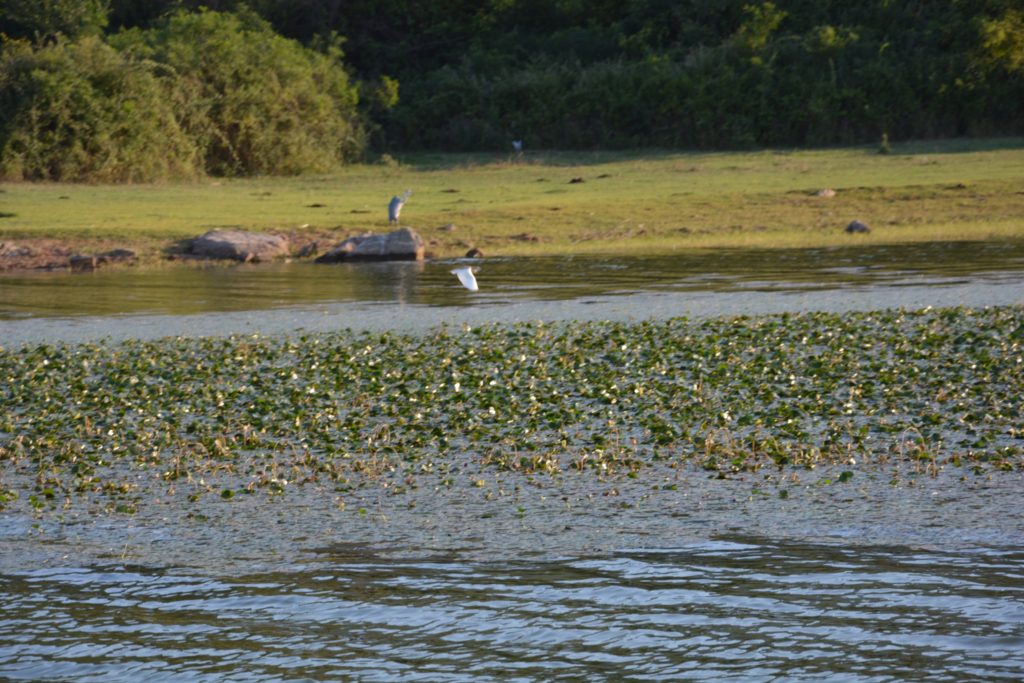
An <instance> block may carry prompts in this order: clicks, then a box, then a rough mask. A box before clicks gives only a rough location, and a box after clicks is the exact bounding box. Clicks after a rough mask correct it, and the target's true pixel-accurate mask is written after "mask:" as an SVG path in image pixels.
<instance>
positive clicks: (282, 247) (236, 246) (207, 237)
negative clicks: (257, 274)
mask: <svg viewBox="0 0 1024 683" xmlns="http://www.w3.org/2000/svg"><path fill="white" fill-rule="evenodd" d="M288 249H289V245H288V240H286V239H285V238H284V237H281V236H279V235H267V234H263V233H258V232H246V231H245V230H211V231H210V232H208V233H206V234H204V235H200V236H199V237H196V238H195V239H194V240H192V246H191V247H190V249H189V251H190V252H191V253H192V255H194V256H199V257H202V258H211V259H230V260H234V261H244V262H250V261H271V260H273V259H275V258H280V257H283V256H287V255H288Z"/></svg>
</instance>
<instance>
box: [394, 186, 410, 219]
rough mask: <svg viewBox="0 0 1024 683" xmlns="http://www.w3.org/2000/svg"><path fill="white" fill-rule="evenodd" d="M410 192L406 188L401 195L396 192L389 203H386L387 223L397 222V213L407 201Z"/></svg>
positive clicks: (400, 211)
mask: <svg viewBox="0 0 1024 683" xmlns="http://www.w3.org/2000/svg"><path fill="white" fill-rule="evenodd" d="M411 194H412V190H406V191H405V192H403V193H402V195H401V196H398V195H397V194H396V195H395V196H394V197H392V198H391V203H390V204H388V223H397V222H398V215H399V214H400V213H402V207H403V206H405V203H406V202H407V201H409V195H411Z"/></svg>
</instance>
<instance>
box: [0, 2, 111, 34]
mask: <svg viewBox="0 0 1024 683" xmlns="http://www.w3.org/2000/svg"><path fill="white" fill-rule="evenodd" d="M109 4H110V3H109V1H108V0H4V2H3V4H2V5H0V33H5V34H7V35H9V36H13V37H15V38H35V37H48V36H49V37H52V36H57V35H63V36H67V37H69V38H77V37H80V36H85V35H97V34H99V33H100V32H101V31H102V30H103V27H105V26H106V25H107V8H108V5H109Z"/></svg>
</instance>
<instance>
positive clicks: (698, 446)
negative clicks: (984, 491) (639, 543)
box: [0, 306, 1024, 518]
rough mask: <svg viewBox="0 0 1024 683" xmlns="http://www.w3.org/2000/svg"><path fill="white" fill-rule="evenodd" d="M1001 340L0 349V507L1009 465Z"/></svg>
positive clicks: (962, 472)
mask: <svg viewBox="0 0 1024 683" xmlns="http://www.w3.org/2000/svg"><path fill="white" fill-rule="evenodd" d="M1022 345H1024V308H1021V307H1019V306H1011V307H998V308H985V309H977V310H972V309H965V308H951V309H941V310H935V309H926V310H922V311H895V310H893V311H882V312H869V313H851V314H843V315H835V314H826V313H808V314H800V315H776V316H766V317H753V318H748V317H741V318H730V319H713V320H699V321H698V320H687V319H672V320H665V321H656V322H642V323H629V324H626V323H610V322H605V323H601V322H597V323H590V322H588V323H559V324H542V323H534V324H516V325H501V324H495V325H490V326H485V327H478V328H472V329H470V328H459V329H454V328H448V329H446V328H441V329H437V330H435V331H433V332H430V333H428V334H420V335H409V336H405V335H400V334H393V333H386V334H369V333H360V334H357V333H351V332H346V331H341V332H337V333H328V334H317V335H307V336H300V335H296V336H282V337H263V336H257V335H254V336H244V337H242V336H238V337H227V338H202V339H185V338H177V339H165V340H159V341H151V342H138V341H136V342H123V343H121V342H119V343H109V344H108V343H90V344H80V345H41V346H25V347H21V348H5V349H2V350H0V403H2V405H3V410H2V413H0V509H6V510H8V511H18V512H21V513H25V514H28V515H34V516H36V517H37V518H38V517H43V518H47V517H49V518H57V517H62V516H64V515H72V514H89V515H114V516H117V515H136V514H139V513H141V512H143V511H145V510H146V509H147V506H151V505H156V504H159V505H161V506H166V505H168V504H172V505H174V506H175V507H177V508H179V509H180V508H186V509H187V508H189V507H190V506H211V505H216V506H230V505H238V504H240V503H241V502H242V501H256V500H267V499H271V500H275V501H288V500H289V498H290V497H293V496H299V497H301V499H303V500H307V501H308V500H309V499H310V498H311V497H312V498H313V499H315V500H320V501H322V504H323V505H325V506H327V505H329V506H331V507H332V508H333V509H335V510H345V509H346V507H347V509H348V511H349V512H352V513H356V514H359V513H362V514H365V513H366V506H365V502H364V501H365V500H366V499H367V497H368V496H372V497H373V499H374V500H376V501H378V503H381V501H383V503H381V504H386V505H392V506H402V505H408V506H413V505H415V504H416V501H417V500H422V499H423V498H424V496H430V495H442V494H443V495H451V493H452V492H460V495H465V496H472V497H474V500H478V501H479V502H480V504H481V505H482V506H483V507H482V508H481V509H482V510H484V511H485V512H484V513H483V514H486V506H487V504H488V501H494V504H495V505H497V504H498V503H500V501H501V500H502V499H503V497H505V496H507V495H511V492H514V491H518V490H521V489H523V488H529V487H531V486H535V487H541V488H545V489H548V490H553V491H558V490H559V489H560V488H564V487H569V488H571V489H572V491H573V495H577V496H588V495H590V496H592V495H602V496H608V495H609V492H610V491H614V492H618V491H619V489H620V488H621V490H623V491H625V490H627V488H629V487H632V488H630V489H629V490H648V491H651V490H659V489H677V488H678V487H680V486H688V487H699V486H700V482H701V481H707V480H715V481H720V480H729V481H731V482H734V483H735V485H736V486H741V487H745V490H746V491H748V492H749V491H756V492H758V493H759V494H762V495H766V496H767V495H770V496H773V497H781V498H785V497H786V496H787V495H788V492H789V491H790V490H791V489H793V488H794V486H795V485H796V482H808V481H810V482H813V483H816V484H817V485H825V484H827V485H828V486H830V487H832V488H834V489H835V488H842V487H843V486H851V485H855V484H856V482H857V481H859V478H862V477H865V476H872V477H875V478H879V477H884V478H885V480H886V481H887V482H890V483H891V484H892V485H894V486H900V485H903V484H906V483H907V482H912V481H913V480H914V479H915V478H925V477H937V476H940V474H941V475H942V476H949V475H950V474H953V475H955V477H956V479H955V481H970V480H972V479H977V478H979V477H989V478H991V477H1001V476H1011V474H1012V473H1014V472H1017V473H1019V472H1021V471H1024V457H1022V456H1024V418H1022V415H1024V398H1022V397H1024V349H1022ZM566 490H568V489H566ZM564 500H565V501H566V503H565V504H566V505H569V504H570V503H571V501H569V500H568V498H564ZM636 503H637V499H635V498H633V499H630V500H626V499H625V497H624V498H623V500H621V501H619V502H618V503H617V504H619V505H622V506H629V505H633V504H636ZM346 514H347V513H346Z"/></svg>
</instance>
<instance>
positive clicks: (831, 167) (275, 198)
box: [0, 138, 1024, 256]
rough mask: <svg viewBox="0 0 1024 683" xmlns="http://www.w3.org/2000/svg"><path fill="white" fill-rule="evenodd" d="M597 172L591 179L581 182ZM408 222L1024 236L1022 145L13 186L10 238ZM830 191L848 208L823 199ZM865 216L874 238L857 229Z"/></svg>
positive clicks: (567, 242)
mask: <svg viewBox="0 0 1024 683" xmlns="http://www.w3.org/2000/svg"><path fill="white" fill-rule="evenodd" d="M573 179H581V180H582V182H576V183H573V182H571V181H572V180H573ZM406 188H409V189H412V191H413V196H412V198H411V199H410V200H409V203H408V204H407V205H406V207H405V210H404V212H403V215H402V221H401V222H402V224H403V225H409V226H410V227H413V228H415V229H416V230H418V231H419V232H420V233H421V234H422V235H423V236H424V237H425V238H426V239H427V240H428V241H430V246H429V251H431V252H433V253H434V254H436V255H438V256H449V255H455V254H461V253H462V252H464V251H465V250H466V249H467V248H468V247H471V246H475V247H479V248H481V249H483V250H484V252H485V253H486V254H504V255H513V254H538V253H570V252H572V253H584V252H590V253H602V252H606V251H617V252H618V251H630V252H634V253H639V252H650V251H664V250H671V249H685V248H697V247H713V246H750V247H771V246H785V247H794V246H820V245H828V244H835V243H845V242H848V241H851V240H854V239H856V240H857V241H858V242H873V243H885V242H906V241H927V240H939V239H991V238H994V237H1008V236H1009V237H1014V236H1024V191H1022V188H1024V140H1022V139H1019V138H1011V139H1001V140H977V141H962V140H956V141H948V142H928V143H924V142H921V143H913V144H908V145H905V146H903V147H901V146H900V145H896V146H895V150H894V153H893V154H890V155H880V154H878V153H877V151H876V149H875V148H873V147H871V148H866V147H861V148H842V149H825V150H806V151H805V150H801V151H783V150H772V151H759V152H731V153H680V152H664V151H645V152H636V153H627V152H594V153H557V152H535V153H533V152H528V153H527V154H526V155H524V156H523V157H522V158H513V157H510V156H508V155H484V154H445V155H439V154H432V155H426V154H424V155H410V156H408V157H406V158H403V159H401V160H399V161H398V162H396V163H388V164H372V165H371V164H368V165H361V166H356V167H352V168H350V169H347V170H346V171H344V172H342V173H339V174H336V175H332V176H329V177H323V176H319V177H308V176H307V177H298V178H254V179H244V180H212V179H211V180H207V181H205V182H200V183H189V184H161V185H118V186H111V185H67V184H52V183H42V184H3V185H0V190H2V193H0V216H4V217H3V218H0V239H18V238H30V237H52V238H58V239H65V240H80V241H86V242H88V241H104V240H106V241H109V240H122V241H125V242H130V243H134V244H142V245H148V246H151V247H155V246H156V245H158V244H162V243H167V242H173V241H175V240H181V239H187V238H190V237H193V236H195V235H198V234H201V233H202V232H205V231H206V230H209V229H213V228H226V227H233V228H242V229H251V230H260V231H284V232H292V231H298V232H302V231H321V232H322V231H330V232H331V233H336V234H337V236H338V238H339V239H340V238H341V237H343V236H344V235H347V234H350V233H359V232H364V231H384V230H387V229H388V225H387V214H386V206H387V202H388V200H389V199H390V197H391V196H392V195H394V194H396V193H399V192H401V191H403V190H405V189H406ZM824 188H830V189H833V190H835V192H836V195H835V196H834V197H820V196H817V194H816V193H817V192H818V191H819V190H821V189H824ZM854 219H858V220H861V221H863V222H865V223H867V224H868V225H869V226H871V228H872V232H871V233H870V234H868V235H857V236H849V235H846V234H845V233H844V232H843V228H844V227H845V226H846V225H847V224H848V223H849V222H850V221H851V220H854Z"/></svg>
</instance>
